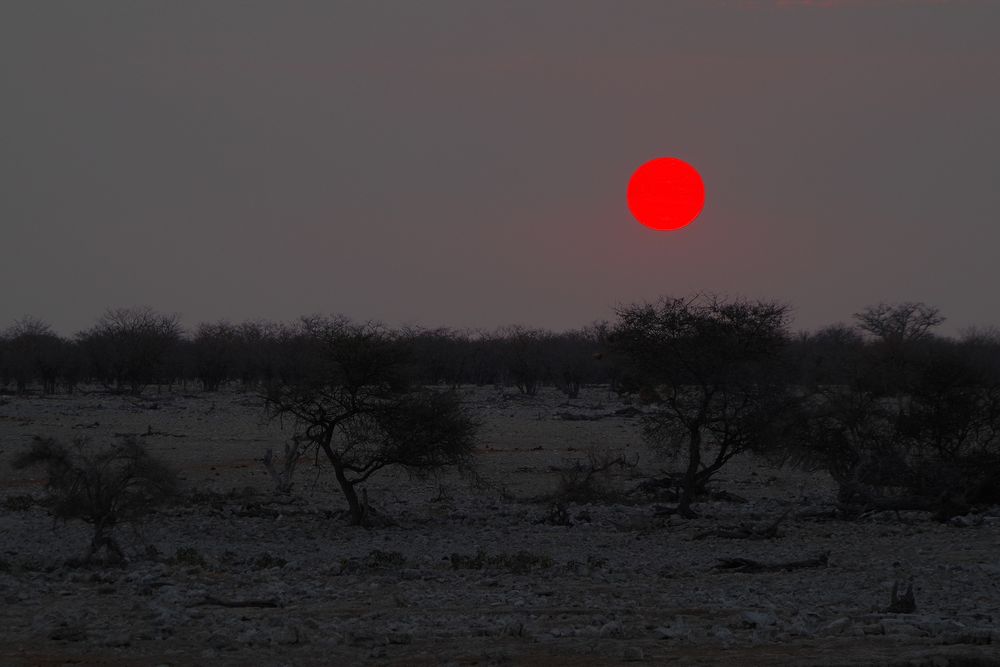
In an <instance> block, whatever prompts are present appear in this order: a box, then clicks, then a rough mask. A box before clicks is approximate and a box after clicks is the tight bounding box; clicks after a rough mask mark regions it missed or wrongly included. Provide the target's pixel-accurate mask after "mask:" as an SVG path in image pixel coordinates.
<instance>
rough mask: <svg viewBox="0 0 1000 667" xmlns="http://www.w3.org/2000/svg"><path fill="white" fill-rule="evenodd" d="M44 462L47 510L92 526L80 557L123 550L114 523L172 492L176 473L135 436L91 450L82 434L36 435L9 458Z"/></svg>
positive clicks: (117, 556) (20, 464)
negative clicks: (66, 441)
mask: <svg viewBox="0 0 1000 667" xmlns="http://www.w3.org/2000/svg"><path fill="white" fill-rule="evenodd" d="M39 464H40V465H44V466H45V467H46V471H47V473H48V481H47V489H48V491H49V493H50V494H51V496H52V499H53V503H52V511H53V513H54V514H55V516H56V517H57V518H59V519H63V520H69V519H79V520H81V521H84V522H86V523H89V524H91V525H92V526H93V528H94V534H93V538H92V540H91V542H90V547H89V548H88V550H87V552H86V556H85V557H84V561H90V560H91V559H93V558H94V557H95V556H96V555H97V554H98V552H100V551H101V550H102V549H103V550H105V551H106V553H107V555H108V556H109V557H110V558H111V559H114V560H117V561H121V560H124V558H125V554H124V552H123V551H122V549H121V547H120V546H119V545H118V543H117V541H116V540H115V539H114V529H115V527H116V526H118V525H119V524H122V523H125V522H128V521H134V520H136V519H138V518H140V517H141V516H143V515H144V514H145V513H147V512H148V511H149V510H150V509H151V508H152V507H153V506H155V505H156V504H158V503H160V502H162V501H163V500H165V499H166V498H168V497H170V496H172V495H173V494H174V493H175V492H176V488H177V476H176V474H175V473H174V471H173V470H172V469H171V468H169V467H168V466H167V465H166V464H164V463H162V462H161V461H159V460H158V459H156V458H154V457H152V456H150V455H149V453H148V452H147V451H146V449H145V448H144V447H143V446H142V445H141V444H139V442H138V441H137V440H136V439H135V438H126V439H123V440H121V441H119V442H117V443H115V444H113V445H111V446H109V447H108V448H106V449H102V450H99V451H93V450H92V448H91V446H90V442H89V441H88V440H87V439H85V438H78V439H76V440H75V441H74V442H73V444H72V445H71V446H70V447H66V446H64V445H62V444H60V443H58V442H57V441H55V440H54V439H52V438H38V437H36V438H35V440H34V443H33V444H32V446H31V448H30V449H29V450H27V451H25V452H23V453H21V454H20V455H19V456H17V457H16V458H15V460H14V466H15V467H16V468H24V467H27V466H32V465H39Z"/></svg>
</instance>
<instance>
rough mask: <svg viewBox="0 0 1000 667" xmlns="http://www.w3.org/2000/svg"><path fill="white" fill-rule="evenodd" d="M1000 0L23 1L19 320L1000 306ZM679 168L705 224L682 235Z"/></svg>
mask: <svg viewBox="0 0 1000 667" xmlns="http://www.w3.org/2000/svg"><path fill="white" fill-rule="evenodd" d="M998 72H1000V2H995V1H992V0H983V1H981V2H977V1H975V0H966V1H961V0H951V1H948V0H912V1H908V0H884V1H879V0H811V1H810V0H759V1H754V0H729V1H727V0H699V1H688V0H655V1H648V2H644V1H640V0H628V1H623V2H617V1H611V0H608V1H606V2H604V1H602V2H597V1H593V0H534V1H532V2H489V3H488V2H469V1H468V0H456V1H454V2H444V1H434V0H431V1H422V2H411V1H405V2H404V1H400V2H350V3H348V2H339V3H337V2H320V1H316V2H288V1H282V2H278V1H277V0H275V1H271V2H260V1H246V0H241V1H239V2H223V1H219V0H216V1H213V2H202V1H200V0H199V1H189V2H181V1H171V2H165V1H164V2H107V1H97V0H95V1H93V2H78V1H67V2H54V1H36V0H21V1H15V0H11V1H9V2H4V3H2V4H0V99H2V101H3V102H2V105H0V282H2V285H3V286H4V287H3V296H2V298H0V328H2V327H5V326H7V325H8V324H10V323H11V322H12V321H13V320H14V319H15V318H17V317H20V316H22V315H25V314H32V315H35V316H38V317H41V318H43V319H45V320H47V321H49V322H51V323H52V324H53V325H54V326H55V327H56V329H57V330H59V331H60V332H62V333H72V332H74V331H76V330H79V329H82V328H85V327H88V326H90V325H91V324H92V323H93V322H94V320H95V319H96V318H97V316H98V315H99V314H100V313H101V312H103V310H104V309H105V308H107V307H109V306H129V305H139V304H145V305H149V306H152V307H153V308H156V309H157V310H161V311H166V312H179V313H181V314H182V316H183V321H184V322H185V324H187V325H194V324H196V323H197V322H199V321H204V320H216V319H220V318H229V319H232V320H243V319H246V318H251V317H269V318H275V319H285V320H287V319H292V318H294V317H296V316H298V315H301V314H305V313H314V312H322V313H334V312H338V313H343V314H346V315H348V316H351V317H354V318H359V319H367V318H378V319H382V320H384V321H386V322H388V323H390V324H399V323H420V324H424V325H427V326H437V325H449V326H458V327H464V326H482V327H493V326H495V325H499V324H509V323H523V324H528V325H534V326H544V327H550V328H558V329H562V328H569V327H575V326H579V325H582V324H585V323H587V322H589V321H591V320H593V319H598V318H611V317H613V310H612V309H613V307H614V306H615V305H616V304H620V303H629V302H633V301H639V300H645V299H653V298H655V297H657V296H658V295H661V294H672V295H683V294H688V293H691V292H694V291H714V292H722V293H728V294H740V295H745V296H750V297H767V298H776V299H780V300H783V301H787V302H789V303H791V304H792V305H793V306H794V307H795V313H796V322H795V323H796V326H797V327H803V328H812V327H816V326H818V325H822V324H826V323H833V322H836V321H846V320H849V319H850V316H851V313H853V312H855V311H857V310H858V309H860V308H861V307H863V306H865V305H867V304H870V303H875V302H879V301H900V300H920V301H925V302H927V303H930V304H933V305H936V306H938V307H940V308H941V309H942V311H943V313H944V314H945V315H947V316H948V317H949V324H950V325H951V326H950V327H949V330H952V331H954V330H957V329H958V328H960V327H964V326H968V325H973V324H978V325H997V324H1000V290H997V283H998V278H1000V262H998V257H1000V243H998V242H1000V228H998V223H1000V164H998V159H1000V78H998V77H1000V74H998ZM658 156H676V157H680V158H683V159H685V160H687V161H689V162H690V163H692V164H693V165H694V166H695V167H696V168H697V169H698V170H699V171H700V172H701V174H702V177H703V179H704V181H705V185H706V191H707V200H706V206H705V210H704V212H703V213H702V215H701V217H700V218H699V219H698V220H697V221H696V222H695V223H694V224H693V225H691V226H689V227H687V228H685V229H683V230H680V231H676V232H654V231H652V230H648V229H646V228H644V227H642V226H641V225H639V224H638V223H636V222H635V221H634V220H633V219H632V218H631V216H630V215H629V213H628V210H627V208H626V203H625V189H626V185H627V182H628V178H629V176H630V175H631V172H632V171H633V170H634V169H635V168H636V167H638V166H639V165H640V164H642V163H643V162H645V161H646V160H648V159H651V158H653V157H658Z"/></svg>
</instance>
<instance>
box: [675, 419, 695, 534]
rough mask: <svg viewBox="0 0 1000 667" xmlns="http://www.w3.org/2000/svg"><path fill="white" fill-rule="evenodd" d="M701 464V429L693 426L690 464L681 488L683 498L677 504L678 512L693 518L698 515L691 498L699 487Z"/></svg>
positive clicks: (690, 442) (690, 443)
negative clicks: (692, 507) (692, 506)
mask: <svg viewBox="0 0 1000 667" xmlns="http://www.w3.org/2000/svg"><path fill="white" fill-rule="evenodd" d="M700 465H701V429H700V428H692V429H691V438H690V440H689V441H688V465H687V470H686V471H685V472H684V488H683V489H682V490H681V500H680V503H679V504H678V505H677V513H678V514H680V515H681V516H683V517H685V518H687V519H691V518H694V517H695V516H697V515H696V514H695V513H694V511H693V510H692V509H691V500H692V499H693V498H694V494H695V492H696V491H697V487H698V468H699V466H700Z"/></svg>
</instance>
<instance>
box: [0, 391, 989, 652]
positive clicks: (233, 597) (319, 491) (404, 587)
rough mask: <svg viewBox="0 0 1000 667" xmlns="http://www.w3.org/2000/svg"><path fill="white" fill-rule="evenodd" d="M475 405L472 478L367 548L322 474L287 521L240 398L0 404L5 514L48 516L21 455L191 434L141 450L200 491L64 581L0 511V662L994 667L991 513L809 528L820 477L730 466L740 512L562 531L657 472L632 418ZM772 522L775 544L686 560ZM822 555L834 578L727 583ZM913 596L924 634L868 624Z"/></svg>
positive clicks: (49, 550)
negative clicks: (898, 594) (591, 493)
mask: <svg viewBox="0 0 1000 667" xmlns="http://www.w3.org/2000/svg"><path fill="white" fill-rule="evenodd" d="M467 401H468V404H469V406H470V408H471V409H472V410H473V411H475V413H476V414H477V415H478V416H479V417H480V418H481V419H482V420H483V421H484V428H483V431H482V446H481V449H480V452H479V454H480V456H479V457H478V458H479V471H480V474H481V476H482V478H483V479H484V480H485V481H486V483H485V484H478V485H476V484H472V483H471V479H470V478H468V477H464V478H463V477H460V476H458V475H456V474H453V473H451V474H448V475H444V476H442V477H440V478H438V479H411V478H409V477H407V476H406V475H405V474H398V473H389V472H386V473H385V474H381V475H379V476H376V477H375V478H373V480H372V482H371V483H370V484H369V498H370V501H371V503H372V505H373V506H375V507H377V508H379V509H380V510H381V511H382V512H383V513H384V514H386V515H388V516H391V517H392V518H394V519H395V520H396V522H397V524H398V525H396V526H394V527H388V528H379V529H371V530H366V529H358V528H349V527H346V526H344V525H343V522H342V521H341V520H340V519H339V518H338V517H336V516H334V515H333V512H336V511H338V510H340V509H342V508H343V502H342V500H341V499H340V497H339V495H337V493H336V491H335V489H334V488H333V487H332V486H331V482H332V480H331V477H332V476H331V475H329V474H328V471H326V470H319V471H316V470H315V469H312V468H308V467H307V468H305V469H301V470H300V471H299V475H298V478H297V479H298V484H297V492H298V493H297V495H296V497H295V498H293V499H292V500H288V499H281V498H277V497H274V496H272V495H271V494H270V488H271V484H270V480H269V479H268V477H267V475H266V473H265V472H264V469H263V467H262V466H261V465H260V463H258V462H256V461H255V460H254V459H255V458H259V457H260V456H262V454H263V452H264V450H265V449H266V448H267V447H274V448H275V449H276V450H278V451H280V450H281V448H282V442H283V441H284V438H286V437H287V436H288V434H289V430H288V425H287V424H286V425H285V427H286V428H285V430H284V431H282V430H281V428H280V425H279V424H262V423H261V421H262V420H261V417H262V414H261V411H260V408H259V406H258V404H257V403H256V402H255V401H254V400H253V397H252V396H250V395H244V394H240V393H237V392H233V391H229V392H223V393H221V394H219V395H211V394H201V393H199V392H192V393H191V394H189V395H183V394H182V393H181V392H175V393H173V394H167V393H164V394H162V395H160V396H157V395H156V394H155V393H148V394H147V395H146V396H145V397H144V399H143V400H142V401H136V400H133V399H129V398H125V397H119V396H111V395H107V394H101V393H89V394H85V395H77V396H73V397H66V396H59V397H54V398H38V397H35V398H15V397H3V398H2V399H0V403H3V404H2V405H0V497H3V496H7V497H11V496H21V495H25V494H31V495H33V496H35V497H37V498H42V497H43V495H44V491H43V486H42V483H43V480H42V479H41V478H40V476H41V475H42V471H41V470H28V471H24V470H13V469H11V467H10V465H9V463H10V460H11V457H12V455H13V454H14V453H15V452H17V451H20V450H21V449H23V448H24V447H26V446H27V445H28V444H29V443H30V441H31V437H32V436H33V435H36V434H37V435H53V436H57V437H60V438H63V439H66V440H68V439H70V438H72V437H73V436H74V435H79V434H86V435H88V436H91V437H93V438H95V439H96V440H97V441H98V442H99V441H100V440H101V438H105V437H109V436H112V435H113V434H115V433H139V434H143V433H146V432H148V431H152V432H154V433H161V434H173V435H176V436H183V437H172V436H171V435H149V436H144V437H142V440H143V441H144V442H146V443H147V444H148V445H149V447H150V448H151V449H152V450H153V451H154V452H155V453H157V454H159V455H161V456H162V457H164V458H165V459H167V460H168V461H170V462H172V463H173V464H175V465H176V466H178V467H179V468H180V469H181V471H182V474H183V476H184V477H185V485H186V488H187V490H188V493H189V494H190V493H192V492H194V491H197V492H199V495H197V496H195V497H191V496H190V495H189V497H188V499H187V500H184V501H182V502H179V503H177V504H175V505H172V506H170V507H167V508H164V509H163V510H161V511H159V512H158V513H156V514H154V515H153V516H151V517H149V518H148V520H147V521H145V522H144V523H143V525H141V526H139V527H137V528H135V529H128V528H126V529H124V530H122V531H121V538H122V542H123V543H124V544H125V545H126V548H127V550H128V551H129V553H130V555H131V557H132V562H131V563H130V564H129V565H128V566H127V567H125V568H123V569H122V568H100V567H91V568H75V569H74V568H68V567H66V566H64V562H65V561H66V559H67V558H70V557H73V556H78V555H80V554H81V553H82V552H83V549H84V547H85V545H86V543H87V539H88V533H87V527H86V526H83V525H74V524H69V525H62V524H54V523H53V521H52V519H51V517H49V516H48V514H47V512H46V510H45V509H44V507H42V506H40V505H37V504H35V505H32V506H30V507H28V508H26V509H24V508H20V507H15V506H14V505H10V506H7V507H3V506H0V597H2V599H3V605H2V607H0V609H2V611H0V665H35V664H43V665H62V664H67V663H72V664H104V665H147V664H169V665H195V664H205V665H209V664H212V665H214V664H233V665H245V664H257V665H282V664H289V665H291V664H329V665H347V664H391V665H436V664H448V663H451V664H459V665H473V664H478V665H490V664H536V665H604V664H617V663H621V662H624V661H636V662H639V661H641V662H645V663H647V664H668V663H679V664H726V663H729V664H732V665H756V664H760V665H766V664H796V665H798V664H802V665H862V664H863V665H868V664H886V665H896V664H899V665H903V664H914V665H924V664H926V665H947V664H951V665H993V664H1000V627H998V626H1000V585H998V582H1000V579H998V577H1000V512H996V511H994V512H986V513H985V514H983V515H981V516H978V517H969V518H968V520H967V521H965V523H968V524H976V525H969V526H966V527H962V526H957V525H943V524H940V523H936V522H934V521H932V520H931V519H930V517H929V516H927V515H923V514H915V513H914V514H906V515H904V516H902V517H897V516H895V515H892V514H883V515H876V516H871V517H867V518H865V519H863V520H861V521H854V522H847V521H840V520H830V519H819V518H807V517H797V516H796V515H797V514H802V513H807V512H810V511H820V510H823V509H828V508H829V507H830V506H831V504H832V500H833V494H834V487H833V485H832V484H831V483H830V480H829V479H828V478H826V477H825V476H824V475H822V474H807V473H803V472H799V471H793V470H787V469H776V468H773V467H770V466H768V465H765V464H764V463H761V462H754V461H751V460H740V461H736V462H734V463H733V465H732V466H731V468H728V469H726V470H725V471H724V474H723V475H722V476H720V478H719V481H718V483H717V484H716V485H715V488H717V489H725V490H727V491H729V492H731V493H734V494H738V495H740V496H743V497H745V498H747V499H749V500H750V502H749V503H746V504H740V503H735V502H703V503H700V504H699V505H698V510H699V511H700V512H701V513H702V518H699V519H697V520H693V521H682V520H679V519H677V518H675V517H671V516H665V515H663V513H662V512H659V510H661V509H662V508H663V507H664V506H665V503H659V502H655V501H645V502H638V503H635V502H633V503H627V504H611V505H588V506H575V505H574V506H570V507H569V508H568V510H569V517H570V519H571V520H572V523H573V525H572V526H562V525H552V524H551V523H546V522H544V520H545V519H546V517H548V516H549V513H550V505H549V504H548V503H546V502H539V501H537V500H536V499H537V498H538V497H539V496H542V495H543V494H546V493H549V492H551V491H553V490H554V489H555V487H556V485H557V483H558V481H559V478H560V471H561V470H562V469H564V468H565V467H566V466H568V465H569V464H570V463H571V462H572V461H573V460H574V459H575V458H585V451H586V450H587V449H588V448H599V449H609V450H616V451H617V450H620V451H622V452H624V453H625V454H626V455H627V456H629V457H632V458H633V459H636V460H638V462H639V465H638V466H637V467H636V468H633V469H631V470H628V471H624V472H622V473H618V474H617V476H616V477H615V478H613V479H612V480H611V482H610V483H611V484H612V485H613V486H617V487H618V488H621V489H629V488H632V487H633V486H635V485H636V484H637V483H638V481H639V477H640V472H641V471H643V470H646V471H650V470H653V471H655V470H657V469H659V468H661V467H666V466H667V465H668V462H665V461H661V460H658V459H656V458H655V457H653V456H651V455H650V453H649V452H648V451H646V449H645V447H644V446H643V445H642V443H641V439H640V437H639V423H638V420H637V419H635V418H634V417H632V418H629V417H624V416H607V417H605V418H603V419H600V420H594V421H590V420H569V419H565V418H564V417H565V414H564V413H568V414H572V415H577V416H591V417H592V416H600V415H611V414H612V413H614V411H615V410H618V409H620V408H622V407H623V405H622V404H621V402H620V401H619V400H618V399H617V398H615V397H613V396H609V395H608V394H607V392H606V391H604V390H601V389H593V390H589V391H586V392H585V395H584V396H582V397H581V398H579V399H576V400H574V401H567V400H566V399H565V398H564V397H562V395H560V394H557V393H555V392H543V394H542V395H541V396H539V397H537V398H534V399H525V398H521V397H518V396H510V395H506V396H505V395H504V393H503V392H501V391H497V390H494V389H475V390H468V391H467ZM95 424H96V425H95ZM85 427H89V428H85ZM248 487H249V488H248ZM234 490H235V492H234ZM786 510H791V512H790V514H789V516H788V517H787V518H786V519H785V520H784V521H783V522H782V523H781V533H782V535H781V536H780V537H778V538H775V539H762V540H741V539H731V538H725V537H706V538H702V539H699V536H700V535H701V534H702V533H704V532H706V531H709V530H713V529H726V528H729V529H733V528H737V527H739V526H741V525H744V526H761V525H766V524H768V523H770V522H771V521H773V520H774V519H776V518H777V517H778V516H780V515H781V514H782V513H783V512H785V511H786ZM147 545H152V546H153V547H154V548H155V551H156V552H157V553H158V554H159V555H156V554H151V553H147V549H146V546H147ZM178 549H187V550H188V551H182V552H181V555H182V556H183V554H185V553H186V554H188V557H187V558H184V557H182V558H180V559H179V560H178V558H176V556H177V554H178ZM192 549H193V551H190V550H192ZM480 550H482V551H483V552H484V555H485V560H486V561H487V562H485V563H482V562H481V563H479V565H482V567H481V568H480V569H474V568H473V567H472V565H473V564H470V563H467V562H466V563H459V564H461V565H464V567H460V568H457V569H456V568H455V567H453V565H452V559H451V556H452V554H458V555H461V556H466V557H469V558H472V557H474V556H475V555H476V554H477V552H478V551H480ZM522 551H523V552H528V553H527V554H526V555H523V556H522V557H521V558H522V560H521V561H517V560H516V558H514V559H512V558H511V557H514V556H515V554H517V553H518V552H522ZM824 552H826V553H828V554H829V560H828V565H827V567H825V568H822V567H821V568H807V569H799V570H795V571H791V572H776V573H739V572H725V571H720V570H718V569H716V567H715V566H716V565H717V564H718V560H717V559H719V558H733V557H742V558H750V559H755V560H758V561H764V562H788V561H795V560H802V559H807V558H812V557H815V556H817V555H819V554H822V553H824ZM504 556H507V557H508V558H507V559H506V560H504V559H503V557H504ZM199 559H200V561H201V562H199ZM490 559H492V560H490ZM282 561H285V563H284V565H281V562H282ZM519 563H520V566H519ZM910 577H912V579H913V581H914V584H915V586H914V588H915V591H916V601H917V611H916V613H914V614H890V613H883V612H881V611H880V609H883V608H884V607H886V605H888V603H889V592H890V589H891V587H892V584H893V582H894V581H897V580H900V581H905V580H908V579H909V578H910ZM207 598H214V599H215V601H218V600H222V601H229V602H241V601H243V602H246V601H268V602H274V603H276V604H277V606H275V607H226V606H220V605H218V604H204V603H205V602H206V599H207Z"/></svg>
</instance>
